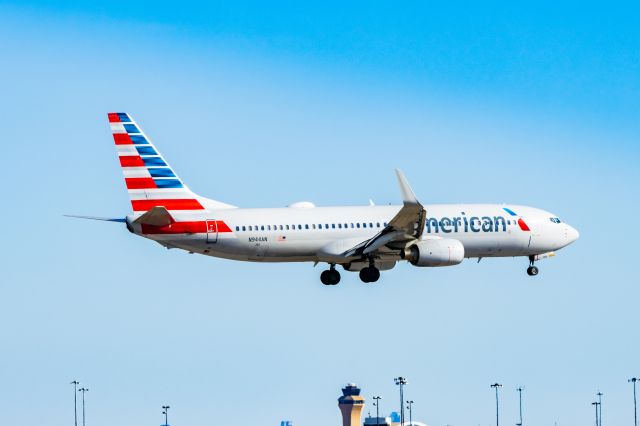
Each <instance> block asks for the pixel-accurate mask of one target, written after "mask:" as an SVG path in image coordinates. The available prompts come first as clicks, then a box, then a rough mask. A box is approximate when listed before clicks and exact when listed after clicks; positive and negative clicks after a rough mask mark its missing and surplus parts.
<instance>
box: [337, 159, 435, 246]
mask: <svg viewBox="0 0 640 426" xmlns="http://www.w3.org/2000/svg"><path fill="white" fill-rule="evenodd" d="M396 176H397V177H398V184H399V185H400V192H401V193H402V202H403V205H402V208H401V209H400V211H399V212H398V213H397V214H396V215H395V216H394V217H393V219H391V221H389V223H388V224H387V226H386V227H385V228H384V229H383V230H382V231H380V232H378V233H377V234H376V235H375V236H373V237H372V238H370V239H368V240H366V241H363V242H361V243H360V244H358V245H356V246H354V247H352V248H351V249H349V250H347V251H345V252H344V253H343V256H345V257H353V256H362V255H369V254H371V253H374V252H376V251H379V250H381V249H383V248H385V247H386V248H390V249H392V250H393V249H397V250H400V249H403V248H404V246H405V245H406V243H407V242H409V241H412V240H416V239H419V238H420V237H421V236H422V231H423V230H424V223H425V219H426V215H427V212H426V210H425V209H424V207H423V206H422V204H420V202H419V201H418V199H417V198H416V195H415V194H414V192H413V190H412V189H411V186H410V185H409V182H407V178H406V177H405V175H404V173H402V171H400V170H398V169H396Z"/></svg>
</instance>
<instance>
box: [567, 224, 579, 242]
mask: <svg viewBox="0 0 640 426" xmlns="http://www.w3.org/2000/svg"><path fill="white" fill-rule="evenodd" d="M578 238H580V233H579V232H578V230H577V229H576V228H574V227H572V226H569V225H567V240H569V244H571V243H572V242H574V241H576V240H577V239H578Z"/></svg>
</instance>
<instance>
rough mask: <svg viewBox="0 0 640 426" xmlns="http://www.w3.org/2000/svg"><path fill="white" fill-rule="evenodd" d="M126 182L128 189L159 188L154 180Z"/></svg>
mask: <svg viewBox="0 0 640 426" xmlns="http://www.w3.org/2000/svg"><path fill="white" fill-rule="evenodd" d="M124 181H125V183H126V184H127V189H149V188H158V187H157V186H156V183H155V182H154V181H153V178H146V177H142V178H125V179H124Z"/></svg>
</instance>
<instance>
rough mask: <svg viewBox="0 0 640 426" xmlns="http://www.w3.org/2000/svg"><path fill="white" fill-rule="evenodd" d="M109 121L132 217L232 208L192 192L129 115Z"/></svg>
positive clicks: (118, 114) (114, 115)
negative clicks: (156, 210) (157, 211)
mask: <svg viewBox="0 0 640 426" xmlns="http://www.w3.org/2000/svg"><path fill="white" fill-rule="evenodd" d="M108 117H109V124H110V125H111V131H112V132H113V139H114V141H115V144H116V149H117V151H118V158H119V160H120V166H121V167H122V171H123V173H124V180H125V183H126V185H127V190H128V191H129V197H130V198H131V206H132V207H133V211H134V212H135V213H143V212H146V211H149V210H151V209H153V208H154V207H158V206H161V207H164V208H165V209H166V210H168V211H172V210H173V211H176V210H188V211H197V210H204V209H205V208H209V207H212V208H227V207H232V206H229V205H227V204H223V203H218V202H216V201H213V200H208V199H206V198H202V197H199V196H197V195H196V194H194V193H193V192H191V191H190V190H189V188H187V186H186V185H185V184H184V182H183V181H182V179H180V178H179V177H178V175H177V174H176V173H175V172H174V171H173V169H172V168H171V166H169V164H168V163H167V161H166V160H165V159H164V157H163V156H162V154H160V152H159V151H158V150H157V149H156V147H155V146H154V145H153V143H152V142H151V140H150V139H149V138H148V137H147V135H145V134H144V132H143V131H142V130H141V129H140V127H139V126H138V125H137V124H136V122H135V121H133V119H132V118H131V116H130V115H129V114H126V113H123V112H110V113H109V114H108Z"/></svg>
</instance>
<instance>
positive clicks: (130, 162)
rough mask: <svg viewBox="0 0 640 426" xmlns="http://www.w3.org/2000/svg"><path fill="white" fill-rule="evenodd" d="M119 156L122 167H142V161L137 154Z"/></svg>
mask: <svg viewBox="0 0 640 426" xmlns="http://www.w3.org/2000/svg"><path fill="white" fill-rule="evenodd" d="M119 158H120V165H121V166H122V167H144V161H142V158H140V156H139V155H122V156H120V157H119Z"/></svg>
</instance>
